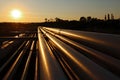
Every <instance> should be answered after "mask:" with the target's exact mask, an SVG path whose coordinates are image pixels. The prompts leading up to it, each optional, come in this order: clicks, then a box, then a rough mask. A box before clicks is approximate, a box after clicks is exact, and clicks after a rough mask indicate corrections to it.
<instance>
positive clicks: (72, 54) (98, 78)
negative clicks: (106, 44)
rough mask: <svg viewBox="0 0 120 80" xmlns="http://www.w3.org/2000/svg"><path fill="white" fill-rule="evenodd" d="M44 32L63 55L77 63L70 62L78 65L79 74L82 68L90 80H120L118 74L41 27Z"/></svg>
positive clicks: (85, 76)
mask: <svg viewBox="0 0 120 80" xmlns="http://www.w3.org/2000/svg"><path fill="white" fill-rule="evenodd" d="M41 30H42V32H43V33H44V34H45V35H46V36H47V37H48V38H49V39H50V40H51V41H53V42H54V44H55V45H56V46H57V47H58V48H59V49H60V50H61V51H62V52H63V53H61V54H62V55H64V56H66V58H67V59H69V61H72V62H71V63H73V64H75V65H72V64H69V65H72V66H76V68H77V71H76V72H77V73H76V74H77V75H80V74H81V73H80V72H79V71H78V70H82V72H83V73H84V76H83V77H84V78H85V79H87V80H89V79H92V80H110V79H111V80H114V79H116V80H119V78H118V77H117V76H115V75H114V74H112V73H111V72H109V71H107V70H105V69H104V68H102V67H100V66H99V65H97V64H96V63H94V62H93V61H91V60H90V59H88V58H87V57H86V56H84V55H82V54H81V53H79V52H78V51H76V50H74V49H73V48H71V47H70V46H68V45H67V44H65V43H63V42H62V41H60V40H59V39H57V38H55V37H54V36H52V35H50V34H48V33H46V32H45V31H44V30H43V29H41Z"/></svg>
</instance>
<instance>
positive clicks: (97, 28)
mask: <svg viewBox="0 0 120 80" xmlns="http://www.w3.org/2000/svg"><path fill="white" fill-rule="evenodd" d="M105 17H106V15H105ZM108 17H110V15H108ZM112 17H113V16H112ZM38 26H46V27H54V28H64V29H72V30H73V29H74V30H82V31H92V32H102V33H111V34H120V19H105V20H101V19H97V18H92V17H91V16H88V17H80V19H79V20H70V21H69V20H63V19H60V18H57V17H56V18H55V20H53V19H47V18H45V22H39V23H38V22H36V23H13V22H12V23H11V22H9V23H8V22H4V23H0V36H5V35H8V34H9V35H16V34H12V33H11V31H37V27H38Z"/></svg>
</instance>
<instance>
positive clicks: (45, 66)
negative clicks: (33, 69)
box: [38, 29, 50, 79]
mask: <svg viewBox="0 0 120 80" xmlns="http://www.w3.org/2000/svg"><path fill="white" fill-rule="evenodd" d="M42 39H43V37H42V35H41V32H40V30H39V29H38V40H39V42H40V43H39V48H40V51H39V52H41V55H42V59H43V62H42V63H43V64H44V67H43V68H45V71H46V73H47V74H46V75H47V76H48V79H50V73H49V69H48V64H47V60H46V55H45V52H44V44H43V41H42ZM39 56H40V54H39Z"/></svg>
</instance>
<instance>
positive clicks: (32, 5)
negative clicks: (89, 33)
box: [0, 0, 120, 22]
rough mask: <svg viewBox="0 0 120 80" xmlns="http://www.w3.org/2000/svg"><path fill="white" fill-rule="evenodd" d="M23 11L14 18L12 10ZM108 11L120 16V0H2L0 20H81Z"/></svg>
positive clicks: (101, 14) (0, 2)
mask: <svg viewBox="0 0 120 80" xmlns="http://www.w3.org/2000/svg"><path fill="white" fill-rule="evenodd" d="M14 9H17V10H19V11H21V18H19V19H14V18H13V17H12V16H11V14H10V13H11V11H12V10H14ZM107 13H110V14H111V13H113V14H114V16H115V18H120V0H0V22H14V21H15V22H43V21H44V19H45V18H48V19H50V18H53V19H54V18H56V17H58V18H61V19H65V20H66V19H68V20H79V18H80V17H82V16H85V17H87V16H92V17H97V18H100V19H103V18H104V15H105V14H107Z"/></svg>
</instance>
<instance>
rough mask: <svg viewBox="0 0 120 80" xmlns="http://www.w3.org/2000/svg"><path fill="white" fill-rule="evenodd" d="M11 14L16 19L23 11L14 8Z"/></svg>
mask: <svg viewBox="0 0 120 80" xmlns="http://www.w3.org/2000/svg"><path fill="white" fill-rule="evenodd" d="M11 16H12V17H13V18H14V19H19V18H20V17H21V11H20V10H12V11H11Z"/></svg>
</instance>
